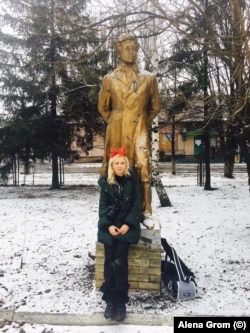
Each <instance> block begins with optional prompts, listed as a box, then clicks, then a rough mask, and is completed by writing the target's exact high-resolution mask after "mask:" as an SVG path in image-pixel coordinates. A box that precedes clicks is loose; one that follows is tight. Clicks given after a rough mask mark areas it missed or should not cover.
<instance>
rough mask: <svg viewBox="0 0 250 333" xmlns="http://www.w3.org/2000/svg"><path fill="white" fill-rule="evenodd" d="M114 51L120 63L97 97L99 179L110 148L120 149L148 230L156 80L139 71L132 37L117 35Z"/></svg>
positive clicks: (156, 109) (152, 225)
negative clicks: (101, 124) (137, 186)
mask: <svg viewBox="0 0 250 333" xmlns="http://www.w3.org/2000/svg"><path fill="white" fill-rule="evenodd" d="M115 47H116V50H117V52H118V54H119V57H120V63H119V65H118V66H117V68H116V69H115V70H114V71H113V72H111V73H110V74H107V75H105V77H104V79H103V82H102V88H101V90H100V93H99V103H98V110H99V112H100V114H101V116H102V117H103V119H104V120H105V122H106V123H107V129H106V136H105V143H104V157H103V164H102V169H101V176H102V175H104V174H105V173H107V166H108V155H109V151H110V148H111V147H112V148H119V147H124V148H125V150H126V153H127V156H128V159H129V163H130V166H131V167H133V168H134V169H136V170H137V173H138V175H139V178H140V181H141V192H142V222H143V224H144V225H145V226H146V227H147V228H148V229H152V228H153V227H154V223H153V219H152V207H151V197H152V195H151V169H150V150H151V149H150V136H149V131H150V127H151V124H152V121H153V119H154V118H155V117H156V115H157V114H158V112H159V109H160V96H159V91H158V85H157V79H156V77H155V76H154V75H153V74H151V73H149V72H146V71H141V70H139V68H138V66H137V64H136V60H137V53H138V49H139V44H138V41H137V39H136V37H135V36H134V35H131V34H123V35H121V36H120V37H119V38H118V40H117V41H116V43H115Z"/></svg>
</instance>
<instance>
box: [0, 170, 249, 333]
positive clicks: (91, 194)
mask: <svg viewBox="0 0 250 333" xmlns="http://www.w3.org/2000/svg"><path fill="white" fill-rule="evenodd" d="M68 177H71V179H72V183H74V184H75V183H76V180H77V181H78V183H79V184H80V185H79V186H65V187H63V188H62V190H53V191H52V190H50V189H49V187H48V186H34V187H32V186H23V187H0V204H1V213H0V214H1V223H0V239H1V247H0V310H1V309H2V310H3V309H14V310H16V311H24V312H25V311H27V312H29V311H31V312H46V313H71V314H89V315H91V314H92V313H95V312H103V310H104V303H103V301H102V300H101V295H100V293H99V291H98V290H96V288H95V283H94V265H95V262H94V260H93V259H92V258H91V257H90V256H89V253H92V254H93V253H95V242H96V224H97V215H98V199H99V189H98V187H97V179H98V174H97V173H88V174H84V173H81V174H71V175H70V176H68ZM161 179H162V182H163V184H164V186H165V188H166V191H167V194H168V196H169V199H170V201H171V204H172V205H171V207H164V208H162V207H160V203H159V199H158V197H157V194H156V192H155V189H153V212H154V214H153V215H154V218H155V219H157V220H159V221H160V223H161V234H162V237H165V238H167V240H168V242H169V243H170V244H171V245H173V246H174V248H175V249H176V251H177V253H178V255H179V256H180V257H181V259H183V261H184V262H185V263H186V264H187V265H188V266H189V267H190V268H191V269H192V270H193V271H194V273H195V275H196V281H197V283H198V296H197V298H196V299H194V300H192V301H187V302H178V303H176V302H173V301H172V300H171V299H170V298H169V296H168V295H167V293H166V291H165V290H164V288H163V290H162V292H161V293H142V292H131V293H130V302H129V304H128V308H127V310H128V313H129V312H131V313H144V314H145V315H147V314H148V313H151V314H152V313H155V314H162V315H167V316H177V315H222V316H223V315H226V316H237V315H239V316H241V315H246V316H249V313H250V284H249V281H250V269H249V268H250V251H249V249H250V242H249V239H250V220H249V213H250V208H249V207H250V206H249V189H248V186H247V175H246V174H244V173H239V174H236V175H235V178H234V179H227V178H224V177H223V176H222V175H220V174H218V173H217V174H213V175H212V178H211V183H212V186H213V187H214V188H215V190H214V191H204V189H203V187H200V186H197V178H196V175H194V174H189V175H176V176H172V175H171V174H169V173H161ZM65 183H66V184H69V183H70V182H69V179H65ZM13 325H14V326H15V325H16V327H13ZM25 325H26V326H25ZM25 325H24V326H22V327H20V326H19V324H16V323H11V324H10V325H7V323H5V325H3V328H2V329H6V328H8V331H7V332H8V333H9V332H21V329H23V330H24V332H28V333H29V332H42V331H43V333H50V332H51V333H52V332H53V333H57V332H58V333H64V332H74V333H78V332H79V333H81V332H86V328H80V327H78V328H68V327H60V328H58V327H56V326H55V327H52V326H46V325H33V327H32V325H28V324H25ZM126 327H127V326H126V325H115V326H105V327H96V328H95V327H90V328H89V327H88V330H87V331H88V332H89V333H92V332H105V333H106V332H107V333H115V332H118V331H119V333H120V332H121V333H123V332H125V331H126ZM0 329H1V327H0ZM12 329H13V330H12ZM82 329H83V330H82ZM84 329H85V331H84ZM154 329H155V330H154ZM163 329H165V330H163ZM167 329H168V330H169V331H167ZM170 330H171V331H170ZM149 331H150V332H151V333H154V332H157V333H161V332H166V333H170V332H172V328H169V327H157V328H153V327H152V326H151V327H142V326H138V327H136V326H134V327H132V326H129V332H136V333H137V332H140V333H147V332H149Z"/></svg>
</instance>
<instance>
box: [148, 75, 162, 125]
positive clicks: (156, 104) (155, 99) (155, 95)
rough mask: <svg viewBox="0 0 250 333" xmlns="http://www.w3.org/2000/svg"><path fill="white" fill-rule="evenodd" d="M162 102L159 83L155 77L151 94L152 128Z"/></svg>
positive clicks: (149, 115)
mask: <svg viewBox="0 0 250 333" xmlns="http://www.w3.org/2000/svg"><path fill="white" fill-rule="evenodd" d="M160 106H161V100H160V94H159V90H158V83H157V79H156V77H155V76H153V77H152V84H151V94H150V101H149V109H148V125H149V126H151V124H152V121H153V119H154V118H155V117H156V116H157V114H158V113H159V111H160Z"/></svg>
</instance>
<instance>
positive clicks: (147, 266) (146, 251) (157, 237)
mask: <svg viewBox="0 0 250 333" xmlns="http://www.w3.org/2000/svg"><path fill="white" fill-rule="evenodd" d="M103 264H104V247H103V244H101V243H96V267H95V269H96V273H95V276H96V287H97V288H99V287H100V286H101V285H102V283H103ZM128 266H129V277H128V278H129V284H130V290H131V289H132V290H144V291H160V289H161V233H160V227H159V226H158V225H156V226H155V228H154V229H153V230H147V229H144V228H143V227H142V230H141V237H140V241H139V242H138V244H136V245H131V246H130V250H129V256H128Z"/></svg>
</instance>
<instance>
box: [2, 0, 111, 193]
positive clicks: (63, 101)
mask: <svg viewBox="0 0 250 333" xmlns="http://www.w3.org/2000/svg"><path fill="white" fill-rule="evenodd" d="M1 13H2V14H1V19H2V22H5V23H6V24H8V25H9V27H10V28H11V31H10V32H9V31H7V32H4V31H1V35H0V41H1V44H2V46H3V47H2V57H1V98H2V100H3V101H4V106H5V110H6V111H7V112H8V115H9V117H8V122H5V126H8V127H9V128H11V129H17V128H18V130H14V131H13V132H15V133H19V134H20V135H19V137H18V136H17V137H16V140H15V141H16V143H17V142H18V143H17V144H16V145H15V144H14V142H12V143H13V144H14V145H13V149H12V150H14V151H15V153H18V154H19V155H20V156H21V158H22V157H23V156H22V154H21V153H22V152H25V158H26V159H29V158H31V157H32V158H33V159H36V158H41V159H44V158H46V157H48V156H51V158H52V186H51V187H52V188H59V177H58V158H59V156H60V157H66V156H68V154H69V153H70V147H71V143H72V140H73V138H75V135H76V129H77V128H78V127H80V126H82V127H83V128H84V129H85V134H86V135H85V136H86V138H87V141H88V145H86V149H88V147H90V146H91V144H90V142H91V140H92V139H93V136H94V134H95V133H98V132H101V131H102V127H103V123H102V121H101V120H100V117H99V115H98V113H97V111H96V110H97V108H96V102H97V92H98V90H99V76H100V73H101V71H102V68H101V67H100V66H99V61H100V60H102V59H103V58H102V57H103V55H105V53H104V52H103V51H102V52H100V53H98V51H97V50H98V45H99V39H98V37H97V36H96V34H95V33H94V31H92V30H91V29H90V28H89V18H88V15H87V11H86V1H85V0H33V1H32V2H30V1H26V0H23V1H19V0H16V1H15V0H14V1H6V2H5V7H4V8H2V11H1ZM24 129H25V131H24ZM20 137H21V138H23V139H22V140H20ZM24 138H25V139H24ZM86 138H85V143H86ZM6 140H8V139H6ZM6 140H2V142H1V146H2V147H3V146H4V145H6ZM83 141H84V140H83ZM2 151H4V150H3V149H2Z"/></svg>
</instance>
